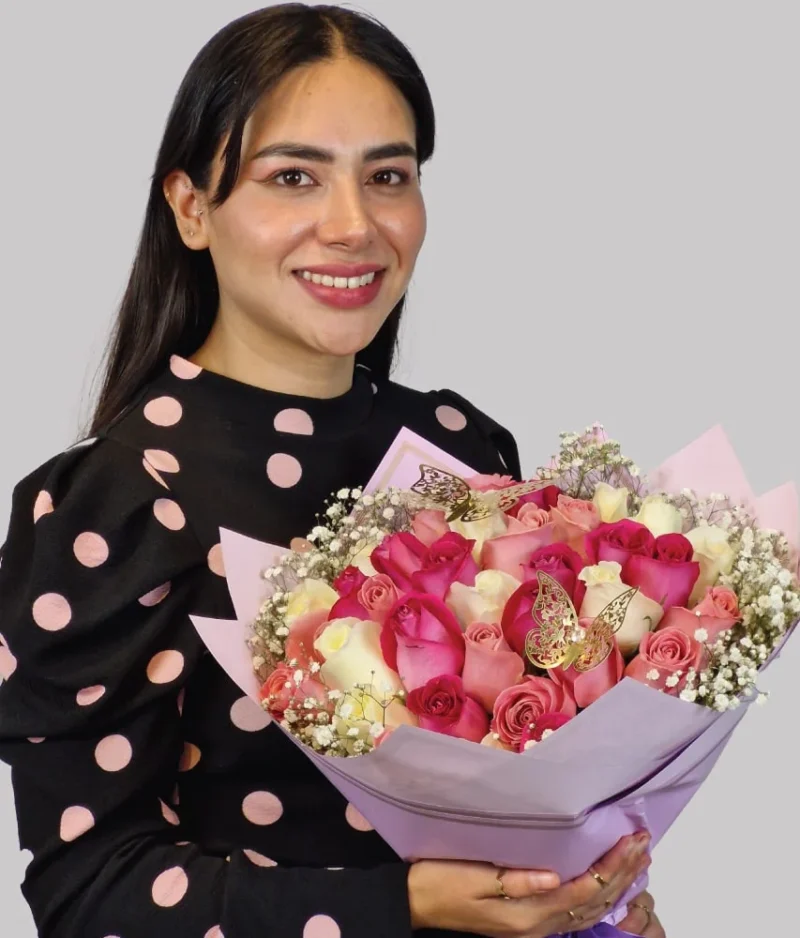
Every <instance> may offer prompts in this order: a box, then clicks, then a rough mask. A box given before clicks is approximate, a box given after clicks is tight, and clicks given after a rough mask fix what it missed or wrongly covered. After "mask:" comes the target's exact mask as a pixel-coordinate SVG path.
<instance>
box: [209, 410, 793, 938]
mask: <svg viewBox="0 0 800 938" xmlns="http://www.w3.org/2000/svg"><path fill="white" fill-rule="evenodd" d="M420 462H428V463H434V464H436V465H439V466H440V467H442V468H446V469H449V470H450V471H452V472H456V473H458V474H462V475H470V474H472V473H473V470H471V469H470V468H469V467H467V466H464V465H463V464H460V463H458V462H457V461H456V460H454V459H452V458H451V457H449V456H448V454H446V453H444V452H443V451H441V450H438V449H436V448H435V447H433V446H432V445H431V444H430V443H428V442H427V441H425V440H423V439H422V438H420V437H418V436H416V435H415V434H413V433H411V432H410V431H408V430H404V431H402V432H401V434H400V435H399V436H398V438H397V440H396V441H395V443H394V445H393V446H392V448H391V449H390V451H389V452H388V453H387V455H386V457H385V459H384V460H383V461H382V463H381V465H380V466H379V468H378V470H377V472H376V473H375V475H374V476H373V478H372V480H370V483H369V484H368V486H367V487H366V488H367V490H375V489H377V488H384V487H386V486H388V485H397V486H400V487H408V486H409V485H411V484H412V483H413V482H414V481H416V479H417V478H418V476H419V465H420ZM648 479H649V481H650V482H651V485H652V487H653V488H654V489H658V488H663V489H667V490H671V491H676V490H680V489H682V488H684V487H691V488H694V489H696V490H697V491H699V492H700V493H702V494H711V493H712V492H715V491H723V492H725V493H726V494H729V495H731V496H732V497H733V498H734V499H735V500H736V501H739V502H741V503H744V504H746V505H747V506H749V507H750V508H751V510H753V511H754V512H755V513H756V514H757V516H758V518H759V520H760V521H761V523H763V524H764V525H766V526H769V527H776V528H779V529H781V530H782V531H783V532H784V533H785V534H786V535H787V537H788V538H789V540H790V541H791V543H792V544H793V545H795V546H796V545H797V544H798V498H797V492H796V490H795V488H794V486H793V485H786V486H781V487H780V488H778V489H775V490H774V491H772V492H769V493H767V494H766V495H762V496H760V497H758V498H757V497H756V496H755V495H754V494H753V492H752V491H751V489H750V486H749V484H748V482H747V479H746V477H745V474H744V472H743V470H742V469H741V466H740V465H739V462H738V460H737V459H736V456H735V453H734V452H733V449H732V447H731V446H730V443H729V442H728V440H727V437H726V436H725V434H724V432H723V431H722V430H721V428H715V429H714V430H712V431H709V433H707V434H705V435H704V436H703V437H701V438H700V439H699V440H697V441H695V443H693V444H691V445H690V446H688V447H686V448H684V449H683V450H681V451H680V452H679V453H678V454H676V455H675V456H673V457H671V458H670V459H668V460H666V461H665V462H664V463H663V464H662V466H660V467H658V469H656V470H655V471H654V472H652V473H651V474H649V475H648ZM221 544H222V552H223V557H224V564H225V570H226V574H227V579H228V585H229V589H230V593H231V598H232V600H233V606H234V609H235V613H236V619H235V620H233V621H227V620H219V619H207V618H200V617H192V621H193V622H194V624H195V627H196V628H197V630H198V632H199V634H200V636H201V637H202V639H203V641H204V642H205V644H206V645H207V646H208V648H209V649H210V651H211V652H212V654H213V655H214V656H215V658H216V659H217V661H218V662H219V664H220V665H221V666H222V667H223V668H224V670H225V671H226V672H227V673H228V674H229V676H230V677H231V679H232V680H233V681H234V682H235V683H236V684H238V685H239V687H241V688H242V690H243V691H244V692H245V693H247V694H248V695H249V696H250V697H252V698H253V699H254V700H256V701H257V700H258V691H259V684H258V680H257V678H256V677H255V675H254V674H253V671H252V664H251V658H250V651H249V649H248V647H247V645H246V639H247V638H248V636H249V634H250V628H251V625H250V624H251V622H252V619H253V618H254V617H255V615H256V613H257V611H258V608H259V606H260V604H261V603H262V602H263V601H264V599H265V598H266V597H267V595H268V590H269V586H268V584H267V583H266V581H264V580H263V579H262V578H261V576H260V574H261V572H262V571H263V570H264V568H265V567H268V566H272V565H273V564H274V562H275V559H276V558H277V557H278V556H279V555H280V554H281V552H282V550H283V549H282V548H280V547H277V546H275V545H270V544H263V543H261V542H259V541H255V540H253V539H251V538H246V537H244V536H242V535H240V534H237V533H235V532H232V531H227V530H223V531H222V532H221ZM787 637H788V635H787ZM779 650H780V649H779ZM779 650H778V651H779ZM775 657H777V652H776V653H775V654H774V655H773V659H772V660H774V658H775ZM748 708H749V704H748V702H745V703H744V704H743V705H742V706H741V707H739V708H737V709H736V710H732V711H728V712H726V713H717V712H715V711H711V710H709V709H707V708H704V707H700V706H696V705H694V704H689V703H686V702H685V701H682V700H679V699H677V698H675V697H670V696H667V695H665V694H662V693H659V692H658V691H656V690H653V689H652V688H649V687H646V686H644V685H643V684H640V683H638V682H636V681H633V680H631V679H630V678H625V679H624V680H623V681H622V682H621V683H620V684H618V685H617V686H616V687H614V688H613V689H612V690H611V691H609V692H608V693H606V694H605V695H603V696H602V697H601V698H600V699H599V700H598V701H597V702H595V703H594V704H592V705H591V706H590V707H588V708H587V709H586V710H584V711H583V712H582V713H580V714H579V715H578V717H577V718H576V719H574V720H572V721H570V722H569V723H567V724H566V725H565V726H563V727H561V728H560V729H559V730H558V732H557V733H555V734H553V735H552V736H550V737H548V738H547V739H545V740H543V741H542V742H541V743H539V744H538V745H536V746H535V747H533V748H532V749H530V750H529V751H527V752H525V753H523V754H516V753H508V752H504V751H501V750H496V749H491V748H488V747H485V746H477V745H475V744H474V743H471V742H468V741H466V740H462V739H455V738H453V737H448V736H443V735H438V734H433V733H429V732H427V731H425V730H422V729H419V728H415V727H409V726H401V727H400V728H399V729H396V730H395V731H394V732H393V733H392V735H391V736H390V737H389V738H388V739H387V741H386V742H385V743H384V744H383V745H381V746H380V747H379V748H378V749H377V750H375V751H373V752H371V753H369V754H368V755H365V756H361V757H359V758H350V759H342V758H334V757H330V756H324V755H320V754H318V753H315V752H313V751H312V750H311V749H310V748H308V747H306V746H303V745H302V744H301V743H299V742H298V741H297V740H296V739H294V737H290V738H291V739H292V741H293V742H294V743H295V744H296V745H298V746H300V748H301V749H302V751H303V752H304V753H305V754H306V755H307V756H308V758H309V759H311V760H312V762H313V763H314V765H315V766H316V767H317V768H318V769H319V771H320V772H322V774H323V775H325V777H326V778H327V779H328V780H329V781H330V782H331V783H332V784H333V785H335V786H336V788H338V789H339V791H340V792H342V794H343V795H344V796H345V797H346V798H347V799H348V800H349V801H350V802H351V803H352V804H353V805H354V806H355V807H356V808H357V809H358V810H359V811H360V812H361V813H362V814H363V815H364V817H365V818H367V820H368V821H370V823H371V824H372V825H373V826H374V827H375V828H376V830H377V831H378V832H379V833H380V834H381V836H382V837H383V838H384V839H385V840H386V841H387V842H388V843H389V845H390V846H391V847H392V848H393V849H394V850H395V851H396V853H397V854H398V855H399V856H400V857H401V858H403V859H406V860H410V859H421V858H442V859H444V858H455V859H464V860H479V861H488V862H491V863H495V864H497V865H498V866H503V867H523V868H543V869H553V870H556V871H557V872H558V873H559V875H560V876H561V877H562V878H563V879H572V878H573V877H575V876H577V875H579V874H581V873H583V872H584V871H585V870H586V869H587V868H588V867H589V866H590V865H591V864H592V863H594V862H595V861H597V860H598V858H599V857H600V856H602V855H603V854H604V853H606V852H607V851H608V850H609V849H610V847H611V846H613V844H614V843H615V842H616V841H617V840H618V839H619V838H620V837H622V836H624V835H626V834H631V833H633V832H635V831H636V830H639V829H642V828H647V829H648V830H649V831H650V833H651V835H652V838H653V845H655V844H656V843H657V842H658V841H659V840H660V839H661V838H662V837H663V836H664V834H665V833H666V831H667V830H668V829H669V828H670V827H671V825H672V824H673V823H674V821H675V820H676V818H677V817H678V816H679V815H680V813H681V811H682V810H683V809H684V807H685V806H686V805H687V804H688V802H689V801H690V800H691V798H692V797H693V795H694V794H695V793H696V792H697V790H698V788H699V787H700V786H701V785H702V783H703V781H704V780H705V779H706V778H707V776H708V774H709V772H710V771H711V770H712V768H713V767H714V765H715V764H716V762H717V760H718V759H719V757H720V755H721V754H722V752H723V750H724V748H725V746H726V745H727V743H728V741H729V740H730V738H731V735H732V733H733V732H734V730H735V729H736V727H737V726H738V724H739V722H740V721H741V720H742V718H743V717H744V715H745V713H746V712H747V710H748ZM645 882H646V878H643V879H642V880H640V881H639V882H638V883H636V884H635V885H634V887H633V889H632V890H631V892H630V893H629V895H628V896H627V897H624V898H625V899H628V898H630V897H631V896H632V895H634V894H636V893H637V892H639V891H640V890H641V889H642V888H643V887H644V884H645ZM623 902H624V900H623ZM619 909H620V911H617V913H616V914H615V915H611V916H610V917H609V919H608V921H607V923H606V924H603V925H602V926H598V927H597V928H596V929H594V930H592V931H589V932H581V933H580V935H581V936H583V938H614V936H617V935H621V934H622V932H620V931H618V930H617V929H616V928H615V927H614V922H618V921H619V920H620V918H621V915H622V914H623V913H624V908H623V906H622V905H621V906H620V907H619Z"/></svg>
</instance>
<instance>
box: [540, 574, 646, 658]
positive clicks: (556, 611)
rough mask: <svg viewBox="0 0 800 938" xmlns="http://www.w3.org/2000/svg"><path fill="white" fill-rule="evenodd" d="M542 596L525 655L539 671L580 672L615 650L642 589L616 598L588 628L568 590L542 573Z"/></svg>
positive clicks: (633, 590) (629, 591)
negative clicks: (630, 610) (623, 625)
mask: <svg viewBox="0 0 800 938" xmlns="http://www.w3.org/2000/svg"><path fill="white" fill-rule="evenodd" d="M536 578H537V580H538V581H539V593H538V595H537V597H536V601H535V602H534V604H533V608H532V609H531V616H532V618H533V621H534V628H532V629H531V630H530V632H528V634H527V636H526V639H525V655H526V657H527V658H528V660H529V661H530V662H531V664H533V665H535V667H537V668H544V669H546V670H550V669H551V668H557V667H559V666H561V667H562V668H563V669H564V670H566V669H567V668H569V667H574V668H575V670H576V671H578V672H579V673H585V672H586V671H591V670H592V668H596V667H597V666H598V665H599V664H602V663H603V662H604V661H605V660H606V658H608V656H609V655H610V654H611V652H612V651H613V649H614V635H615V634H616V633H617V632H618V631H619V630H620V629H621V628H622V623H623V622H624V621H625V616H626V614H627V612H628V607H629V606H630V604H631V602H632V600H633V598H634V596H636V594H637V593H638V592H639V590H638V589H628V590H626V591H625V592H624V593H620V594H619V596H615V597H614V599H612V600H611V602H610V603H609V604H608V605H607V606H605V607H604V608H603V609H602V610H601V612H600V613H599V615H597V616H595V617H594V619H593V620H592V622H591V624H590V625H589V626H588V627H587V628H584V627H583V626H582V625H581V624H580V621H579V618H578V613H577V612H576V611H575V607H574V606H573V604H572V600H571V599H570V598H569V593H567V591H566V590H565V589H564V587H563V586H562V585H561V584H560V583H559V582H558V580H554V579H553V577H551V576H550V575H549V574H547V573H544V572H543V571H541V570H539V571H538V572H537V574H536Z"/></svg>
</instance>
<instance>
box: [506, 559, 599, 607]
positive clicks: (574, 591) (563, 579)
mask: <svg viewBox="0 0 800 938" xmlns="http://www.w3.org/2000/svg"><path fill="white" fill-rule="evenodd" d="M584 566H585V563H584V561H583V557H581V555H580V554H579V553H578V552H577V551H574V550H573V549H572V548H571V547H568V546H567V545H566V544H550V545H549V546H548V547H542V548H541V549H540V550H537V551H535V552H534V553H533V554H532V555H531V557H530V559H529V560H528V562H527V563H526V564H525V566H524V567H523V571H522V575H523V578H524V580H525V581H526V582H527V581H528V580H535V579H536V574H537V573H538V572H539V571H540V570H541V571H542V573H546V574H548V575H549V576H551V577H552V578H553V579H554V580H557V581H558V582H559V583H560V584H561V585H562V586H563V587H564V589H565V590H566V591H567V593H569V598H570V599H571V600H572V604H573V605H574V606H575V608H576V609H580V608H581V603H582V602H583V597H584V596H585V595H586V584H585V583H584V582H583V580H579V579H578V574H579V573H580V572H581V570H583V568H584Z"/></svg>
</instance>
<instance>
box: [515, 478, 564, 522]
mask: <svg viewBox="0 0 800 938" xmlns="http://www.w3.org/2000/svg"><path fill="white" fill-rule="evenodd" d="M561 494H562V493H561V489H560V488H559V487H558V486H557V485H545V487H544V488H541V489H537V490H536V491H535V492H529V493H528V494H527V495H523V496H522V498H520V500H519V501H518V502H517V504H516V505H512V507H511V508H510V509H509V511H508V514H510V515H511V516H512V517H514V518H516V516H517V514H518V513H519V510H520V508H522V506H523V505H528V504H530V503H533V504H534V505H536V507H537V508H542V509H543V510H544V511H549V510H550V509H551V508H555V506H556V505H557V504H558V496H559V495H561Z"/></svg>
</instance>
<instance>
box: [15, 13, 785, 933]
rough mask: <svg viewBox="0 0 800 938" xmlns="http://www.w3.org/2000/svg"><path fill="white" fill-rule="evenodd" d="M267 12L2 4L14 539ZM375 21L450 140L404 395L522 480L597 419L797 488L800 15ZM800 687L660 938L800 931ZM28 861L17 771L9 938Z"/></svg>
mask: <svg viewBox="0 0 800 938" xmlns="http://www.w3.org/2000/svg"><path fill="white" fill-rule="evenodd" d="M252 8H253V7H251V5H250V4H248V3H244V2H241V0H191V2H190V0H158V2H156V0H138V2H136V3H122V2H119V0H115V2H113V3H108V2H107V0H103V2H101V0H72V2H70V3H62V2H61V0H43V2H41V0H40V2H38V3H12V2H11V0H5V2H4V3H3V4H2V7H1V9H0V104H1V105H2V111H1V113H2V147H0V178H1V179H2V190H3V199H2V220H1V222H0V246H1V247H2V251H0V265H1V267H0V273H1V274H2V279H1V281H0V282H1V283H2V312H1V313H0V323H1V324H2V328H0V416H1V417H2V424H0V430H1V432H2V441H3V442H2V459H1V460H0V528H2V531H3V532H4V531H5V524H6V519H7V516H8V508H9V505H10V495H11V490H12V487H13V485H14V483H15V482H16V481H17V479H19V478H20V477H22V476H23V475H25V474H27V472H29V471H30V470H31V469H33V468H34V467H35V466H36V465H38V464H39V463H41V462H43V461H44V460H45V459H47V458H48V457H49V456H50V455H52V454H54V453H56V452H58V451H60V450H61V449H62V448H64V447H65V446H67V445H68V444H69V443H71V442H72V441H73V440H74V438H75V435H76V433H77V427H78V420H79V418H81V417H84V416H86V414H87V413H88V405H89V402H90V390H91V384H90V382H91V379H92V377H93V373H94V370H95V368H96V365H97V362H98V359H99V355H100V352H101V350H102V348H103V345H104V342H105V338H106V333H107V327H108V324H109V320H110V316H111V314H112V312H113V310H114V308H115V306H116V304H117V302H118V301H119V299H120V296H121V293H122V290H123V287H124V284H125V281H126V278H127V274H128V267H129V264H130V261H131V258H132V256H133V251H134V246H135V241H136V238H137V236H138V231H139V226H140V223H141V220H142V216H143V211H144V205H145V199H146V193H147V187H148V178H149V173H150V171H151V168H152V163H153V159H154V154H155V151H156V148H157V146H158V142H159V139H160V134H161V131H162V127H163V123H164V120H165V117H166V114H167V111H168V109H169V106H170V103H171V100H172V97H173V95H174V93H175V91H176V89H177V86H178V84H179V82H180V80H181V78H182V76H183V73H184V71H185V69H186V67H187V66H188V64H189V62H190V60H191V59H192V58H193V56H194V55H195V53H196V52H197V51H198V50H199V48H200V47H201V46H202V45H203V44H204V43H205V42H206V41H207V40H208V39H209V38H210V37H211V35H212V34H213V33H214V32H216V30H217V29H219V28H220V27H222V26H223V25H224V24H225V23H226V22H228V21H229V20H231V19H233V18H235V17H236V16H238V15H240V14H242V13H245V12H248V11H249V10H250V9H252ZM361 8H362V9H366V10H368V11H369V12H371V13H373V14H375V15H377V16H378V17H379V18H380V19H382V20H383V21H384V22H385V23H386V24H387V25H388V26H389V27H390V28H392V29H393V30H394V31H395V32H396V33H397V34H398V35H399V36H400V37H401V38H402V39H403V40H404V41H406V42H407V43H408V45H409V46H410V47H411V49H412V51H413V53H414V54H415V55H416V56H417V58H418V60H419V62H420V64H421V66H422V69H423V71H424V73H425V75H426V76H427V79H428V81H429V83H430V86H431V89H432V92H433V96H434V100H435V102H436V106H437V113H438V122H439V123H438V146H437V152H436V155H435V157H434V160H433V162H432V163H431V164H429V165H428V166H427V167H426V168H425V169H424V172H423V189H424V193H425V196H426V199H427V205H428V211H429V234H428V240H427V243H426V245H425V247H424V249H423V253H422V255H421V259H420V261H419V265H418V268H417V271H416V274H415V277H414V280H413V283H412V288H411V291H410V303H409V310H408V316H407V320H406V325H405V330H404V340H403V356H402V362H401V366H400V368H399V370H398V371H397V374H396V377H397V379H398V380H401V381H403V382H405V383H408V384H410V385H413V386H415V387H419V388H426V389H427V388H430V387H446V386H449V387H453V388H455V389H457V390H459V391H460V392H461V393H463V394H465V395H466V396H467V397H470V398H471V399H472V400H473V401H474V402H475V403H476V404H478V406H480V407H481V408H482V409H484V410H486V411H487V412H489V413H490V414H492V415H493V416H494V417H495V418H496V419H498V420H500V421H501V422H502V423H504V424H505V425H507V426H508V427H510V428H511V429H512V430H513V431H514V432H515V434H516V435H517V438H518V439H519V441H520V446H521V451H522V456H523V465H524V466H525V468H526V469H527V470H528V471H529V472H531V473H532V472H533V471H534V469H535V467H536V466H537V465H540V464H541V463H542V461H543V460H546V459H547V458H548V457H549V455H550V453H551V452H552V451H553V449H554V446H555V444H556V438H557V433H558V431H559V430H562V429H564V430H574V429H580V428H582V427H583V426H585V425H586V424H587V423H590V422H592V421H594V420H600V421H602V422H603V423H604V424H605V425H606V428H607V430H608V431H609V432H610V433H611V435H613V436H615V437H616V438H619V439H621V440H622V441H623V443H624V444H625V450H626V451H627V452H628V454H629V455H631V456H633V457H634V458H635V459H636V460H637V461H638V462H639V463H640V465H642V466H644V467H648V466H652V465H655V464H656V463H657V462H659V461H660V460H661V459H662V458H663V457H664V456H666V455H668V454H669V453H671V452H673V451H674V450H676V449H678V448H679V447H680V446H682V445H683V444H684V443H686V442H688V441H690V440H691V439H693V438H694V437H695V436H697V435H698V434H700V433H701V432H702V431H703V430H705V429H706V428H708V427H709V426H711V425H712V424H714V423H717V422H722V423H723V424H724V425H725V427H726V428H727V430H728V432H729V434H730V436H731V438H732V440H733V442H734V445H735V446H736V448H737V450H738V452H739V453H740V456H741V459H742V461H743V463H744V464H745V467H746V469H747V471H748V473H749V474H750V476H751V480H752V482H753V485H754V487H755V488H756V490H765V489H767V488H769V487H772V486H773V485H776V484H778V483H781V482H783V481H785V480H787V479H794V480H795V481H797V482H800V441H799V440H800V436H799V433H800V430H799V429H798V425H797V413H798V407H797V403H798V395H797V390H796V388H797V380H796V379H797V365H798V340H799V339H800V326H799V325H798V318H799V317H800V281H799V280H798V275H797V272H798V249H799V248H800V174H798V167H800V132H799V131H798V119H797V118H798V114H799V113H800V108H799V107H798V105H799V104H800V102H799V101H798V97H799V96H800V95H799V92H800V56H798V54H797V47H798V35H799V34H800V6H798V4H797V3H796V0H785V2H782V3H781V2H770V0H760V2H758V3H753V2H740V0H720V2H711V0H688V2H687V0H670V2H661V3H655V2H651V3H642V2H596V0H595V2H584V3H576V2H559V3H555V2H550V3H543V2H541V3H540V2H522V0H519V2H510V0H493V2H491V3H479V2H477V0H476V2H463V0H365V3H364V4H363V5H362V6H361ZM1 617H2V610H0V619H1ZM799 669H800V640H798V641H794V642H792V643H790V647H789V648H788V650H787V651H786V652H785V653H784V655H783V656H782V657H781V659H780V660H779V661H778V662H777V664H776V665H775V666H774V668H773V670H772V671H771V673H770V674H769V675H768V676H767V678H766V679H765V680H764V681H763V685H764V687H765V688H766V689H769V690H771V691H772V692H773V694H772V697H771V699H770V703H769V705H768V706H767V707H765V708H763V709H762V708H757V709H755V708H754V710H753V711H752V712H751V713H750V714H748V716H747V717H746V719H745V720H744V722H743V724H742V726H741V728H740V729H739V732H738V733H737V734H736V735H735V738H734V739H733V741H732V743H731V744H730V746H729V747H728V749H727V750H726V752H725V754H724V755H723V757H722V759H721V761H720V762H719V763H718V765H717V767H716V769H715V770H714V772H713V773H712V776H711V778H710V779H709V780H708V782H707V784H706V785H705V786H704V788H703V789H702V790H701V791H700V793H699V794H698V795H697V797H696V798H695V799H694V801H693V802H692V803H691V804H690V806H689V807H688V808H687V810H686V811H685V812H684V814H683V815H682V816H681V818H680V819H679V821H678V822H677V823H676V824H675V826H674V827H673V828H672V830H671V831H670V832H669V834H668V835H667V837H666V838H665V840H664V841H663V843H662V845H661V846H660V847H659V849H658V850H657V853H656V862H655V863H654V866H653V869H652V889H653V892H654V893H655V895H656V898H657V903H658V908H659V911H660V913H661V916H662V919H663V921H664V923H665V925H666V928H667V932H668V935H669V936H670V938H676V936H677V938H695V936H697V938H699V936H705V935H711V936H723V935H725V936H727V938H735V936H743V938H744V936H748V938H750V936H753V935H756V934H758V935H771V934H776V935H777V934H789V933H790V932H793V931H794V930H795V928H796V923H797V917H796V911H795V909H794V906H795V896H796V891H797V884H798V879H797V876H798V863H797V859H796V855H797V853H796V852H797V842H798V838H799V837H800V804H799V803H798V794H797V792H798V789H799V788H800V785H799V784H798V781H799V779H798V773H799V771H800V769H799V767H798V759H797V755H796V740H797V717H798V713H799V712H800V710H799V708H798V699H797V688H798V680H797V679H796V677H795V674H796V673H797V671H798V670H799ZM793 727H794V729H793ZM610 729H611V728H610ZM25 862H26V860H25V858H24V857H23V855H22V854H21V853H20V852H19V849H18V841H17V832H16V823H15V816H14V806H13V796H12V791H11V787H10V784H9V779H8V773H7V771H6V768H5V766H0V863H2V873H1V874H0V910H2V925H1V926H0V931H1V932H2V934H3V935H4V936H9V938H31V936H33V935H34V933H35V932H34V928H33V925H32V922H31V918H30V914H29V912H28V909H27V906H26V905H25V904H24V902H23V900H22V898H21V896H20V894H19V891H18V884H19V882H20V880H21V877H22V874H23V870H24V865H25ZM255 933H256V932H254V934H255ZM122 938H125V936H122ZM181 938H184V936H181ZM185 938H193V936H188V935H187V936H185ZM287 938H289V936H287ZM345 938H346V936H345Z"/></svg>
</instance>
